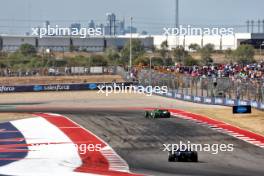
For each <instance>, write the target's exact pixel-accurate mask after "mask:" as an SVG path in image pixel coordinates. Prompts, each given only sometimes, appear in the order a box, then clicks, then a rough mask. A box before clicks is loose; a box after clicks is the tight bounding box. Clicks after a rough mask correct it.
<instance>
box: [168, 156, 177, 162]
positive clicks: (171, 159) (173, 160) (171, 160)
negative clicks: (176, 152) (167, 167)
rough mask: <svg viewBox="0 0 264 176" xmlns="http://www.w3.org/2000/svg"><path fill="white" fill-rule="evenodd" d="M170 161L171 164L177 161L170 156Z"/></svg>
mask: <svg viewBox="0 0 264 176" xmlns="http://www.w3.org/2000/svg"><path fill="white" fill-rule="evenodd" d="M168 161H169V162H175V161H176V160H175V158H174V157H170V156H169V158H168Z"/></svg>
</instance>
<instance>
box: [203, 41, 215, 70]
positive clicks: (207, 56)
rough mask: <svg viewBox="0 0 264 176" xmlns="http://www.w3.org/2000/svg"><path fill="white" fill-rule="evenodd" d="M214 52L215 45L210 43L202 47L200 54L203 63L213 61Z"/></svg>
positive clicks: (206, 63)
mask: <svg viewBox="0 0 264 176" xmlns="http://www.w3.org/2000/svg"><path fill="white" fill-rule="evenodd" d="M213 52H214V45H213V44H210V43H209V44H207V45H205V46H204V47H203V48H201V49H200V55H201V59H202V63H203V64H205V65H208V64H209V63H212V62H213V59H212V53H213Z"/></svg>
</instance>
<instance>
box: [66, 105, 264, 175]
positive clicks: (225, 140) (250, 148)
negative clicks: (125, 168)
mask: <svg viewBox="0 0 264 176" xmlns="http://www.w3.org/2000/svg"><path fill="white" fill-rule="evenodd" d="M63 115H65V116H67V117H70V118H71V119H72V120H74V121H75V122H77V123H78V124H80V125H82V126H83V127H85V128H87V129H88V130H90V131H92V132H93V133H95V134H96V135H97V136H99V137H100V138H102V139H103V140H105V141H106V142H107V143H109V144H110V146H112V147H113V148H114V149H115V151H116V152H117V153H118V154H119V155H120V156H121V157H122V158H123V159H125V160H126V161H127V163H128V164H129V167H130V169H131V171H133V172H136V173H142V174H147V175H164V176H166V175H204V176H206V175H226V176H227V175H228V176H229V175H233V176H238V175H239V176H240V175H241V176H249V175H252V176H257V175H259V176H263V175H264V167H263V166H264V150H263V149H261V148H259V147H256V146H254V145H252V144H249V143H246V142H244V141H241V140H239V139H236V138H234V137H231V136H228V135H226V134H223V133H220V132H217V131H215V130H212V129H210V128H208V127H206V126H202V125H200V124H197V123H195V122H191V121H188V120H183V119H180V118H177V117H173V118H171V119H155V120H149V119H145V118H144V112H143V111H131V110H130V111H125V110H122V111H117V110H112V111H111V110H105V111H103V110H89V111H82V112H79V113H78V112H74V113H68V112H65V113H64V114H63ZM179 141H183V142H187V141H190V142H191V143H197V144H200V143H201V144H233V145H234V151H233V152H219V153H218V154H216V155H213V154H211V153H209V152H198V155H199V162H198V163H189V162H175V163H169V162H168V156H167V152H164V151H162V150H163V144H164V143H166V144H179Z"/></svg>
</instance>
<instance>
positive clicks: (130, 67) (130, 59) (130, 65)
mask: <svg viewBox="0 0 264 176" xmlns="http://www.w3.org/2000/svg"><path fill="white" fill-rule="evenodd" d="M132 22H133V17H130V41H129V50H130V51H129V77H131V71H132Z"/></svg>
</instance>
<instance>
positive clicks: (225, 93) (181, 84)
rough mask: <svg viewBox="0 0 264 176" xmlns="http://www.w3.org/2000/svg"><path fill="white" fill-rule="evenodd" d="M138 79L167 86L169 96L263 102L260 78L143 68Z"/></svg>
mask: <svg viewBox="0 0 264 176" xmlns="http://www.w3.org/2000/svg"><path fill="white" fill-rule="evenodd" d="M138 81H139V83H140V84H141V85H144V86H149V85H151V86H167V87H168V90H169V94H168V95H169V96H173V97H174V98H179V99H184V100H188V101H195V102H200V101H201V102H203V103H206V101H208V102H207V103H210V102H211V103H213V104H224V105H235V104H250V105H253V107H256V108H260V107H262V104H264V82H263V80H258V79H238V78H237V79H231V78H213V77H192V76H190V75H184V74H172V73H171V74H164V73H158V72H156V71H154V70H152V71H151V72H150V70H141V71H140V72H139V73H138ZM206 99H207V100H206ZM209 99H211V100H209Z"/></svg>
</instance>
